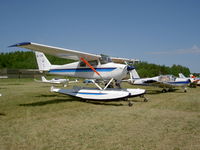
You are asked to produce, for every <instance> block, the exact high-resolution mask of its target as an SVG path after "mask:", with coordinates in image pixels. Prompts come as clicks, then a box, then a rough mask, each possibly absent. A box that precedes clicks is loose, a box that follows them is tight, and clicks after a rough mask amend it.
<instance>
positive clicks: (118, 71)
mask: <svg viewBox="0 0 200 150" xmlns="http://www.w3.org/2000/svg"><path fill="white" fill-rule="evenodd" d="M93 67H94V69H95V70H96V71H97V72H99V74H100V75H101V76H99V75H98V74H96V73H95V72H94V71H93V70H92V69H91V68H89V67H87V66H81V61H79V62H74V63H70V64H65V65H59V66H56V65H55V66H54V65H52V67H51V68H50V70H49V73H50V74H57V75H66V76H72V77H81V78H90V79H101V77H102V78H103V79H105V80H109V79H111V78H114V79H116V80H122V79H123V78H125V77H126V74H127V66H126V65H124V64H117V63H113V62H110V63H106V64H97V65H93Z"/></svg>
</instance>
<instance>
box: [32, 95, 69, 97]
mask: <svg viewBox="0 0 200 150" xmlns="http://www.w3.org/2000/svg"><path fill="white" fill-rule="evenodd" d="M35 97H66V96H65V95H61V94H59V95H56V94H41V95H37V96H35Z"/></svg>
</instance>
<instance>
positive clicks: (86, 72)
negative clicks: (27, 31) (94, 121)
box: [10, 42, 190, 106]
mask: <svg viewBox="0 0 200 150" xmlns="http://www.w3.org/2000/svg"><path fill="white" fill-rule="evenodd" d="M10 47H22V48H26V49H30V50H33V51H35V54H36V60H37V63H38V68H39V70H40V71H48V72H49V73H50V74H55V75H65V76H71V77H80V78H85V79H90V82H92V83H93V84H94V85H95V86H96V88H87V87H84V88H82V87H76V88H73V89H62V88H55V87H52V88H51V91H52V92H57V93H61V94H66V95H70V96H74V97H79V98H82V99H87V100H100V101H110V100H119V99H123V100H127V99H128V98H130V97H135V96H144V94H145V93H146V90H145V89H140V88H137V89H136V88H133V89H130V88H121V82H122V81H124V80H123V79H124V78H125V77H126V76H127V74H130V79H129V80H127V81H128V82H129V83H131V84H142V85H145V84H149V85H150V84H151V85H152V84H154V85H157V86H162V87H163V91H164V90H166V89H167V88H168V89H171V88H173V87H174V86H176V85H177V86H181V87H183V88H184V91H185V92H186V85H187V84H188V83H190V80H189V79H187V78H175V77H174V76H169V75H166V76H157V77H153V78H144V79H140V77H139V75H138V74H137V72H136V70H135V68H134V67H133V66H131V65H128V62H134V61H138V60H133V59H126V58H116V57H109V56H107V55H96V54H91V53H85V52H80V51H76V50H70V49H64V48H59V47H52V46H48V45H42V44H37V43H32V42H23V43H18V44H15V45H12V46H10ZM44 53H46V54H50V55H53V56H57V57H60V58H66V59H73V60H75V61H76V62H73V63H69V64H64V65H52V64H51V63H50V62H49V60H48V59H47V58H46V56H45V55H44ZM122 62H124V63H125V64H122ZM97 80H98V81H99V80H100V81H101V82H100V83H104V84H103V86H102V84H100V83H99V82H98V83H97V82H96V81H97ZM57 81H58V82H59V83H65V82H69V81H67V80H66V79H65V80H61V79H60V80H57ZM57 81H56V79H52V80H50V81H48V80H46V79H45V78H44V77H42V82H48V83H57ZM112 83H114V87H113V88H110V87H111V85H112ZM128 101H129V106H131V105H132V103H131V101H130V100H128ZM144 101H147V99H146V98H145V97H144Z"/></svg>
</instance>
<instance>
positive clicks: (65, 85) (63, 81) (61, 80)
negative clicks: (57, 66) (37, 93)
mask: <svg viewBox="0 0 200 150" xmlns="http://www.w3.org/2000/svg"><path fill="white" fill-rule="evenodd" d="M35 81H36V82H42V83H51V84H63V86H64V87H67V84H68V83H76V82H78V80H75V81H70V80H69V79H59V78H53V79H51V80H47V79H46V78H45V77H44V76H41V80H36V79H35Z"/></svg>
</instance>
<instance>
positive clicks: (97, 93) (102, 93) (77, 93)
mask: <svg viewBox="0 0 200 150" xmlns="http://www.w3.org/2000/svg"><path fill="white" fill-rule="evenodd" d="M77 94H84V95H106V93H85V92H77Z"/></svg>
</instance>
